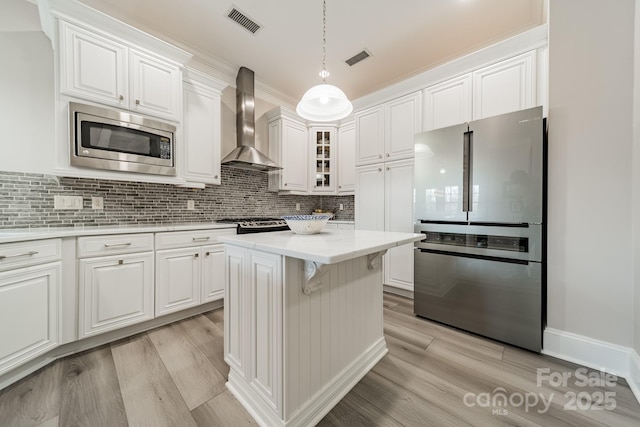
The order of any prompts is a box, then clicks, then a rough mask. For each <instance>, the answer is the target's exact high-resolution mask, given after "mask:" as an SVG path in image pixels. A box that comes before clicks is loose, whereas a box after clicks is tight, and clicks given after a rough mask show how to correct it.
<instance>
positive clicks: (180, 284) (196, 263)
mask: <svg viewBox="0 0 640 427" xmlns="http://www.w3.org/2000/svg"><path fill="white" fill-rule="evenodd" d="M199 258H200V248H183V249H168V250H164V251H158V252H156V316H160V315H163V314H167V313H172V312H174V311H178V310H183V309H185V308H189V307H193V306H194V305H198V304H200V272H201V269H202V267H201V263H200V259H199Z"/></svg>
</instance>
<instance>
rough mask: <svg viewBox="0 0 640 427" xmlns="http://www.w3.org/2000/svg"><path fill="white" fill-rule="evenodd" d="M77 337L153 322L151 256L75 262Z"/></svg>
mask: <svg viewBox="0 0 640 427" xmlns="http://www.w3.org/2000/svg"><path fill="white" fill-rule="evenodd" d="M78 270H79V280H80V283H79V287H80V288H79V299H80V323H79V336H80V337H87V336H91V335H95V334H99V333H103V332H106V331H110V330H114V329H118V328H121V327H124V326H127V325H132V324H135V323H139V322H142V321H144V320H149V319H153V252H146V253H140V254H128V255H117V256H102V257H97V258H87V259H81V260H79V261H78Z"/></svg>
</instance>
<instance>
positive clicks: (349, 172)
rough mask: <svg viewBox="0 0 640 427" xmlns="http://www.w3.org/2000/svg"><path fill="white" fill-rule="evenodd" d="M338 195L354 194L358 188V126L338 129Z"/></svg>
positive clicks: (344, 126) (349, 125)
mask: <svg viewBox="0 0 640 427" xmlns="http://www.w3.org/2000/svg"><path fill="white" fill-rule="evenodd" d="M337 152H338V194H353V193H354V191H355V188H356V124H355V122H349V123H345V124H341V125H340V128H338V149H337Z"/></svg>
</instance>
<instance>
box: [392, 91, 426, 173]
mask: <svg viewBox="0 0 640 427" xmlns="http://www.w3.org/2000/svg"><path fill="white" fill-rule="evenodd" d="M384 130H385V153H384V160H385V161H392V160H400V159H408V158H412V157H413V138H414V136H415V135H416V134H417V133H420V132H421V131H422V94H421V93H420V92H415V93H412V94H409V95H407V96H403V97H401V98H398V99H395V100H393V101H390V102H387V103H386V104H385V128H384Z"/></svg>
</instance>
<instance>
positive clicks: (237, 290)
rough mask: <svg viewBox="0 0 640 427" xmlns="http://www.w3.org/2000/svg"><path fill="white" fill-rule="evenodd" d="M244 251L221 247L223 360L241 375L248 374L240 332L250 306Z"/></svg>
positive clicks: (245, 338)
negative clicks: (223, 306) (222, 254)
mask: <svg viewBox="0 0 640 427" xmlns="http://www.w3.org/2000/svg"><path fill="white" fill-rule="evenodd" d="M247 252H248V251H247V250H246V249H242V248H238V247H234V246H227V247H226V248H225V265H226V267H227V268H226V269H225V284H224V289H225V291H224V301H225V309H224V361H225V362H227V364H229V366H230V367H231V369H232V370H233V371H234V372H236V373H237V375H240V376H241V377H242V378H245V377H247V376H248V372H247V368H246V366H245V365H246V359H247V354H246V352H247V348H248V346H249V337H248V336H246V334H241V331H245V330H246V329H245V328H246V327H247V326H246V325H247V324H248V322H249V321H250V319H248V316H249V313H250V309H251V307H250V305H249V298H248V290H247V286H248V281H247V280H248V279H247V277H246V276H247V274H246V267H247ZM234 308H235V310H234Z"/></svg>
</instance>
